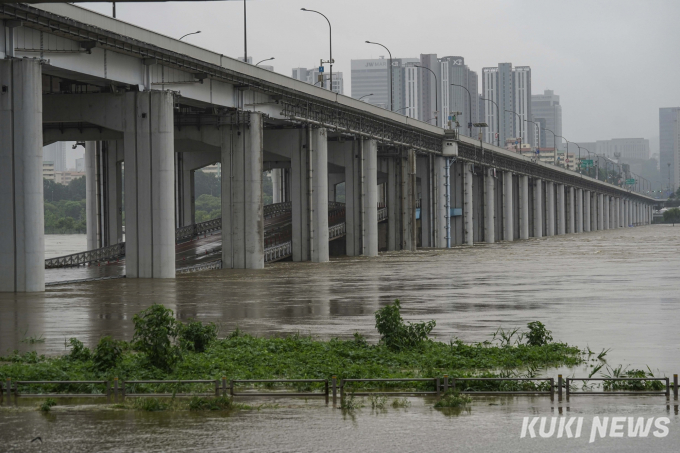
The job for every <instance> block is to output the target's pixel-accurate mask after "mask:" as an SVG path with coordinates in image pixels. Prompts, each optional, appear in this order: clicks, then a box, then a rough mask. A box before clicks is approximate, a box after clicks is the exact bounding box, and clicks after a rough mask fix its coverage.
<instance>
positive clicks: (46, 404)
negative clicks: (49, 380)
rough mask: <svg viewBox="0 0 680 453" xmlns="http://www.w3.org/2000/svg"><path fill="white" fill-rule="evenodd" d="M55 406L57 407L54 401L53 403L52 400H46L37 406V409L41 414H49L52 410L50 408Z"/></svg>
mask: <svg viewBox="0 0 680 453" xmlns="http://www.w3.org/2000/svg"><path fill="white" fill-rule="evenodd" d="M56 405H57V402H56V401H54V400H53V399H52V398H47V399H46V400H45V401H43V403H42V404H41V405H40V406H38V409H39V410H40V411H41V412H49V411H51V410H52V407H53V406H56Z"/></svg>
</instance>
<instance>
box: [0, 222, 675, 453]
mask: <svg viewBox="0 0 680 453" xmlns="http://www.w3.org/2000/svg"><path fill="white" fill-rule="evenodd" d="M395 298H399V299H400V300H401V301H402V305H403V307H404V309H403V313H402V314H403V316H404V317H405V318H406V319H407V320H426V319H435V320H436V321H437V327H436V328H435V330H434V334H435V335H436V336H437V338H438V339H440V340H443V341H448V340H449V339H450V338H452V337H458V338H461V339H462V340H464V341H483V340H486V339H489V336H490V334H491V333H492V332H493V331H495V330H496V329H497V328H498V327H504V328H513V327H523V326H525V325H526V323H527V322H530V321H534V320H539V321H542V322H543V323H545V324H546V325H547V326H548V328H549V329H551V330H552V331H553V336H554V337H555V338H556V339H559V340H563V341H566V342H569V343H572V344H575V345H578V346H580V347H586V346H589V347H590V348H591V349H593V350H597V351H599V350H601V349H603V348H612V350H611V352H609V354H608V356H607V357H608V359H609V363H610V364H613V365H618V364H622V365H624V366H626V365H631V366H632V367H635V368H645V367H646V366H649V367H650V368H651V369H653V370H654V371H655V373H660V374H664V373H665V374H668V375H670V374H673V373H680V329H678V326H679V325H680V315H679V314H678V308H679V307H680V227H672V226H667V225H655V226H647V227H640V228H633V229H618V230H609V231H604V232H594V233H586V234H582V235H566V236H559V237H552V238H543V239H533V240H528V241H518V242H514V243H501V244H494V245H483V244H480V245H475V246H474V247H471V248H455V249H451V250H420V251H418V252H417V253H408V252H391V253H385V254H381V256H379V257H377V258H338V259H333V260H332V261H331V262H330V263H326V264H311V263H292V262H283V263H275V264H273V265H270V266H267V267H266V268H265V269H264V270H261V271H233V270H221V271H211V272H204V273H198V274H193V275H182V276H179V277H178V278H177V279H175V280H167V281H160V280H133V279H130V280H127V279H120V280H111V281H104V282H90V283H79V284H70V285H64V286H56V287H51V288H49V289H48V291H46V292H45V293H44V294H30V295H26V294H18V295H13V294H2V295H0V354H4V353H6V352H7V351H11V350H13V349H20V350H29V349H35V350H37V351H39V352H41V353H46V354H61V353H63V352H64V339H66V338H69V337H73V336H77V337H78V338H80V339H81V340H83V341H84V342H85V343H86V344H88V345H90V346H91V345H93V344H94V343H95V342H96V341H97V340H98V338H99V337H101V336H102V335H113V336H114V337H117V338H121V339H126V340H129V339H130V338H131V337H132V316H133V315H134V314H135V313H137V312H139V311H140V310H141V309H143V308H145V307H147V306H148V305H150V304H151V303H154V302H159V303H163V304H165V305H166V306H168V307H170V308H172V309H173V310H175V311H176V313H177V314H178V316H179V317H180V318H182V319H186V318H190V317H194V318H197V319H200V320H204V321H215V322H219V323H220V324H221V329H222V330H221V333H222V335H225V334H227V333H228V332H230V331H231V330H233V329H234V328H235V327H237V326H238V327H239V328H240V329H241V330H244V331H247V332H250V333H253V334H258V335H274V334H276V335H278V334H283V333H293V332H301V333H304V334H307V333H309V334H312V335H314V336H317V337H320V338H330V337H335V336H339V337H348V336H351V335H352V334H353V333H354V332H356V331H359V332H361V333H362V334H364V335H366V336H367V337H368V338H369V339H371V340H376V339H377V337H376V332H375V330H374V318H373V313H374V312H375V310H376V309H378V308H380V307H381V306H384V305H385V304H387V303H389V302H391V301H393V300H394V299H395ZM37 335H42V336H43V337H44V338H45V342H44V343H39V344H35V345H28V344H26V343H23V342H22V341H21V340H22V339H24V338H26V337H27V336H37ZM553 372H554V370H552V371H548V373H549V374H550V375H553ZM416 401H417V400H416ZM512 401H514V402H508V404H505V403H504V404H502V405H501V406H489V405H488V404H484V403H479V404H478V403H475V405H473V408H472V410H471V412H470V413H465V414H461V415H460V416H457V417H453V416H446V415H443V414H441V413H439V412H436V411H434V410H433V409H431V405H424V403H414V406H413V407H412V408H410V409H408V410H396V409H392V410H388V411H387V412H386V413H373V412H372V411H370V410H366V409H364V410H362V411H361V412H360V413H359V414H358V415H356V416H355V417H354V418H353V417H348V416H346V415H345V416H343V415H341V414H339V412H340V411H338V410H333V409H330V408H326V407H315V406H313V405H312V406H304V407H295V408H288V407H283V408H279V409H266V410H262V411H259V412H257V411H256V412H247V413H245V412H244V413H239V414H238V415H235V416H232V417H219V416H214V415H195V414H189V415H187V414H180V415H178V414H173V415H168V414H164V415H158V414H153V415H147V414H138V413H118V412H115V413H114V412H105V413H99V412H97V413H96V415H91V414H90V413H89V412H86V411H78V410H75V411H72V412H68V413H66V412H65V413H64V414H63V415H61V414H57V413H56V412H55V414H54V415H50V416H48V417H44V416H42V415H40V414H38V413H34V412H30V413H23V412H16V413H15V412H3V413H0V422H1V423H2V426H0V440H1V439H4V440H6V441H7V440H11V441H12V442H19V443H16V444H12V445H16V449H17V451H23V448H24V447H25V444H21V443H20V442H23V439H24V438H26V437H28V436H30V435H33V434H32V433H35V432H40V430H44V431H46V432H52V433H54V435H55V436H56V437H60V436H61V438H62V440H61V441H60V442H62V444H59V445H62V446H63V450H64V451H66V450H69V448H67V447H71V448H72V449H73V451H77V449H78V448H80V447H78V445H79V444H78V442H79V441H82V445H83V448H82V450H83V451H91V450H92V446H93V445H95V444H93V443H92V442H94V441H95V439H97V441H98V440H99V439H101V442H102V443H101V444H96V445H97V448H96V449H97V450H108V451H133V450H136V449H141V450H149V451H162V450H169V449H173V450H174V449H177V450H181V449H184V450H205V451H226V450H233V451H358V450H362V451H371V450H373V451H426V450H429V451H458V450H459V449H460V450H463V451H510V450H515V449H524V448H527V447H531V448H530V449H531V450H532V451H548V450H550V451H553V450H554V451H565V450H567V451H576V450H578V448H576V447H575V446H576V445H577V444H576V443H573V444H569V443H566V444H562V443H555V442H556V441H555V442H552V443H550V444H549V446H548V447H545V450H542V448H541V447H540V445H541V444H539V443H537V440H536V439H533V440H532V442H533V443H528V442H527V441H526V440H524V443H520V440H519V429H520V427H521V418H522V417H523V416H526V415H531V414H533V413H541V414H543V413H547V414H548V415H550V413H552V412H551V411H553V409H552V408H553V405H551V403H550V401H549V400H548V401H547V402H546V401H545V400H540V401H538V402H532V401H533V400H530V399H521V398H520V399H517V400H512ZM575 404H576V403H573V404H572V406H573V408H572V410H574V411H577V412H578V411H585V412H584V413H587V414H591V415H592V414H597V413H600V412H599V411H603V410H612V411H622V412H623V413H626V412H628V413H638V412H639V413H645V414H653V415H650V416H657V417H658V416H664V414H665V416H669V417H670V418H671V419H672V421H673V426H672V428H673V429H671V434H670V435H669V437H668V438H665V439H657V441H656V442H657V443H655V444H650V446H651V445H654V448H657V447H658V449H659V450H658V451H670V450H666V447H667V445H669V444H666V443H665V442H669V440H670V439H671V438H672V439H675V440H674V442H676V445H677V441H678V440H680V434H677V433H680V425H678V424H677V420H676V419H675V417H676V416H675V415H674V414H673V412H674V411H673V409H672V408H671V409H670V412H668V410H667V408H666V406H665V405H663V403H661V404H660V403H659V402H658V401H656V400H654V399H653V398H641V399H640V400H639V401H638V400H625V401H624V400H620V399H616V400H612V399H607V400H602V399H599V400H598V399H592V398H591V399H589V400H585V399H583V400H578V406H575ZM659 404H660V405H659ZM419 405H422V407H421V406H419ZM555 410H556V409H555ZM565 410H566V409H565ZM669 414H670V415H669ZM8 427H9V428H8ZM76 427H77V428H76ZM676 428H677V429H676ZM7 429H10V432H12V433H17V432H21V433H22V436H24V437H19V436H18V434H8V431H7ZM17 430H18V431H17ZM676 432H677V433H676ZM93 436H94V437H93ZM170 439H174V441H173V442H174V443H168V442H170ZM460 442H462V444H460ZM506 442H509V443H506ZM586 444H587V443H586V442H584V443H582V444H578V447H579V448H581V447H584V446H586ZM0 445H2V444H1V443H0ZM20 445H24V447H20ZM55 445H56V444H55ZM170 445H172V448H170ZM545 445H548V444H545ZM604 445H605V443H599V444H597V443H596V444H593V445H592V446H590V447H591V448H593V449H595V450H598V449H600V450H601V451H609V450H607V449H604V450H602V448H604V447H603V446H604ZM607 445H609V447H610V448H612V447H613V444H607ZM617 445H618V444H617ZM624 445H625V446H626V448H628V446H631V445H634V444H630V443H623V444H620V446H624ZM641 445H647V444H639V445H638V447H640V446H641ZM62 446H59V447H56V446H55V447H54V448H53V449H51V450H48V449H43V451H58V448H62ZM135 446H137V447H138V448H135ZM426 446H427V448H426ZM175 447H176V448H175ZM515 447H517V448H515ZM557 447H560V448H557ZM31 448H38V447H31ZM617 448H618V447H617ZM640 448H641V447H640ZM2 449H3V447H2V446H0V451H1V450H2ZM249 449H250V450H249ZM624 450H625V449H624ZM624 450H622V451H624ZM630 451H633V449H631V450H630ZM637 451H640V449H639V448H638V450H637Z"/></svg>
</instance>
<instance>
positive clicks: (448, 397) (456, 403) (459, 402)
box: [434, 390, 472, 407]
mask: <svg viewBox="0 0 680 453" xmlns="http://www.w3.org/2000/svg"><path fill="white" fill-rule="evenodd" d="M471 402H472V398H470V397H469V396H467V395H461V394H460V392H458V391H457V390H455V391H454V390H449V391H448V392H446V393H445V394H444V396H442V398H441V399H440V400H439V401H437V402H436V403H435V405H434V407H463V406H465V405H467V404H470V403H471Z"/></svg>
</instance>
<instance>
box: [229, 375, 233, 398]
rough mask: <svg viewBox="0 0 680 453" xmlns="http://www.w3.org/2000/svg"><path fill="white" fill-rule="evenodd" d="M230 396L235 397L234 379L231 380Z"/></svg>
mask: <svg viewBox="0 0 680 453" xmlns="http://www.w3.org/2000/svg"><path fill="white" fill-rule="evenodd" d="M229 395H231V397H232V398H233V397H234V380H233V379H230V380H229Z"/></svg>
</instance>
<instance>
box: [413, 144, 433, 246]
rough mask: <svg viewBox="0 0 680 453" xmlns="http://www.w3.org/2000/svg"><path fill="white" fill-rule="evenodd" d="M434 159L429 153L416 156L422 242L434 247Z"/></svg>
mask: <svg viewBox="0 0 680 453" xmlns="http://www.w3.org/2000/svg"><path fill="white" fill-rule="evenodd" d="M432 159H433V156H429V155H428V156H419V157H416V173H417V179H419V180H420V190H419V191H417V196H416V198H420V229H421V235H420V243H421V245H422V246H423V247H432V246H433V245H434V237H433V231H434V228H433V223H434V216H433V214H434V210H433V209H432V202H433V198H432V190H433V184H432V177H433V172H432Z"/></svg>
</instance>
